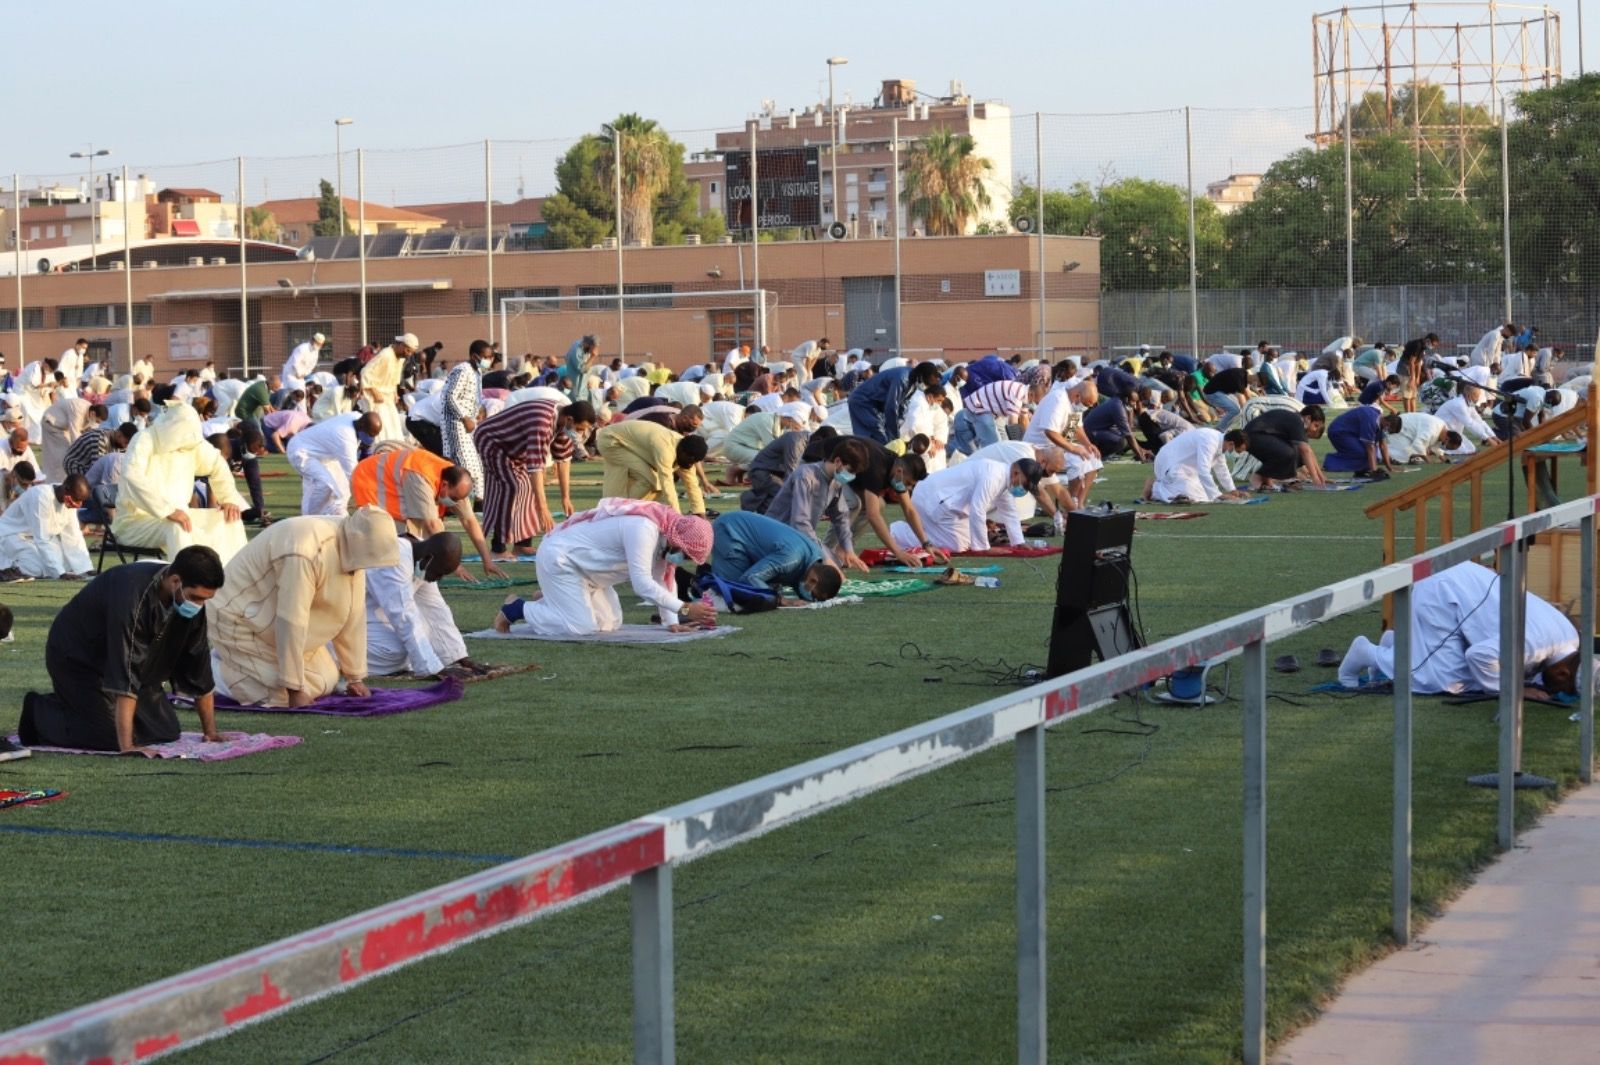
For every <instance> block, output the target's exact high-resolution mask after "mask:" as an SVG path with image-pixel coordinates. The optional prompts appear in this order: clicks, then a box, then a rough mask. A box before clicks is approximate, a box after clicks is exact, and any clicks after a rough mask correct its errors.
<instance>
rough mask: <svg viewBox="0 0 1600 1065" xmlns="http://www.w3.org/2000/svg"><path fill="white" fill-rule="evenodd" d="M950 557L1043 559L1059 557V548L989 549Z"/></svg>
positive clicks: (1006, 546) (955, 554)
mask: <svg viewBox="0 0 1600 1065" xmlns="http://www.w3.org/2000/svg"><path fill="white" fill-rule="evenodd" d="M950 554H951V556H952V557H958V556H959V557H969V556H971V557H982V556H984V555H989V556H999V557H1004V558H1043V557H1044V556H1045V555H1059V554H1061V548H1059V547H1011V546H1010V545H1005V546H1002V547H991V548H989V549H988V550H986V551H952V552H950Z"/></svg>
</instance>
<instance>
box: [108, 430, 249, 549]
mask: <svg viewBox="0 0 1600 1065" xmlns="http://www.w3.org/2000/svg"><path fill="white" fill-rule="evenodd" d="M196 477H204V478H205V479H206V482H207V483H208V484H209V485H210V486H211V502H212V506H211V507H209V508H196V507H191V506H190V505H189V502H190V500H191V499H192V498H193V496H194V481H195V478H196ZM225 503H231V504H233V505H234V506H236V507H239V508H240V509H243V508H244V505H245V503H244V500H243V499H242V498H241V497H240V495H239V490H238V489H237V488H235V487H234V483H233V471H231V470H229V469H228V463H227V461H226V460H225V459H223V457H222V455H221V454H220V453H218V451H217V449H216V448H214V447H212V446H211V445H210V444H208V443H206V442H205V440H204V439H203V438H202V437H201V435H200V415H198V414H196V413H195V409H194V408H193V407H191V406H189V405H188V404H187V403H180V402H178V401H176V400H173V401H171V402H169V403H167V405H166V406H165V407H163V408H162V411H161V415H160V417H158V418H156V420H155V421H154V422H152V423H151V424H150V426H149V428H147V429H144V430H143V431H141V432H139V433H137V434H135V435H134V438H133V442H132V443H131V444H129V445H128V453H127V458H126V459H124V460H123V463H122V485H121V487H120V488H118V490H117V513H116V517H115V519H114V520H113V521H112V523H111V532H112V534H113V535H115V536H116V538H117V539H118V540H119V541H120V542H122V543H124V544H131V545H134V546H138V547H159V548H161V549H162V551H164V552H165V553H166V557H167V558H169V559H170V558H172V557H173V556H174V555H176V554H177V553H178V552H179V551H181V550H183V549H184V548H185V547H188V546H189V545H190V544H205V545H206V546H207V547H210V548H211V549H212V550H214V551H216V553H217V554H218V555H220V556H221V558H222V561H223V563H224V564H226V563H227V561H228V560H229V559H231V558H232V557H233V556H234V555H235V554H237V553H238V551H239V549H240V548H242V547H244V542H245V532H244V523H243V522H239V521H226V520H224V518H223V516H222V511H221V510H220V509H216V508H219V507H221V506H222V505H223V504H225ZM175 510H184V511H187V512H188V514H189V523H190V526H191V529H190V530H189V531H185V530H184V528H183V526H181V525H178V524H177V523H175V522H171V521H168V520H167V515H169V514H171V513H172V512H173V511H175Z"/></svg>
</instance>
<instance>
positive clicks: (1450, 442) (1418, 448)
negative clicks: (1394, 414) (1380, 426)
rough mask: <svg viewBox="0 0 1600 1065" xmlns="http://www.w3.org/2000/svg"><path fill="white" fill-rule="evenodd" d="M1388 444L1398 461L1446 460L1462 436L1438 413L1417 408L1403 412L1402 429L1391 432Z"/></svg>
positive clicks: (1390, 453) (1459, 444) (1460, 442)
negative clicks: (1430, 412) (1413, 410)
mask: <svg viewBox="0 0 1600 1065" xmlns="http://www.w3.org/2000/svg"><path fill="white" fill-rule="evenodd" d="M1388 443H1389V458H1390V459H1391V460H1392V461H1394V462H1399V463H1407V462H1443V461H1444V460H1445V456H1446V455H1447V454H1449V453H1451V452H1453V451H1455V450H1456V449H1458V448H1460V447H1461V444H1462V437H1461V434H1460V433H1458V432H1457V431H1456V430H1454V429H1452V428H1450V425H1449V423H1447V422H1446V421H1445V420H1444V419H1443V418H1441V417H1439V416H1438V415H1437V414H1429V413H1427V412H1426V411H1415V412H1407V413H1405V414H1402V415H1400V431H1399V432H1398V433H1390V434H1389V437H1388Z"/></svg>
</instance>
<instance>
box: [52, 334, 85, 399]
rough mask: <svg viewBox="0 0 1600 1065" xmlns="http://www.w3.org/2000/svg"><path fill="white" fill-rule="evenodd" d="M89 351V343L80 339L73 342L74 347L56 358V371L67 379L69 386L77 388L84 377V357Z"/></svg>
mask: <svg viewBox="0 0 1600 1065" xmlns="http://www.w3.org/2000/svg"><path fill="white" fill-rule="evenodd" d="M88 351H89V342H88V341H87V340H84V339H83V338H82V337H79V338H78V339H77V340H76V341H74V342H73V345H72V347H70V348H68V349H67V350H66V351H63V352H62V353H61V354H60V355H59V356H58V357H57V358H56V369H57V370H58V371H59V372H60V373H61V376H63V377H65V378H66V379H67V384H68V385H69V386H72V387H76V386H77V383H78V380H79V378H81V377H82V376H83V357H84V355H85V354H87V353H88Z"/></svg>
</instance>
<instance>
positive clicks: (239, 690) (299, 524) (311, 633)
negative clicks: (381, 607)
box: [207, 507, 399, 706]
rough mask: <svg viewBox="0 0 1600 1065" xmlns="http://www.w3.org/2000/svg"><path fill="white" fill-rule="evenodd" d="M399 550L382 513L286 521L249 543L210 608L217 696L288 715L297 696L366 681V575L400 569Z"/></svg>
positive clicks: (374, 510)
mask: <svg viewBox="0 0 1600 1065" xmlns="http://www.w3.org/2000/svg"><path fill="white" fill-rule="evenodd" d="M397 544H398V541H397V539H396V537H395V534H394V522H393V521H391V520H390V518H389V515H387V514H385V513H384V512H383V511H381V510H379V509H378V508H376V507H363V508H361V509H360V510H358V511H356V512H355V513H354V514H352V515H351V516H350V517H348V518H325V517H299V518H287V519H285V520H283V521H280V522H277V523H276V524H274V525H273V526H272V527H271V528H269V529H267V530H266V531H265V532H263V533H262V534H261V535H259V536H257V537H256V538H255V539H254V540H252V541H251V542H250V544H249V546H248V547H246V548H245V549H244V550H243V551H241V552H239V554H237V555H236V556H234V559H233V561H232V562H230V563H228V568H227V573H226V576H227V581H226V584H225V585H224V587H223V588H222V590H221V591H220V592H218V593H217V594H216V597H215V598H213V599H212V600H211V604H210V606H209V607H208V608H207V613H208V615H209V617H208V618H207V621H208V623H209V626H210V633H211V647H212V667H213V672H214V673H215V674H216V679H217V687H218V690H220V691H224V692H226V693H227V694H229V695H231V696H232V697H233V698H234V699H237V700H238V701H239V702H241V703H246V704H249V705H255V706H287V705H288V703H289V692H290V691H301V692H305V693H307V694H308V695H310V696H311V697H312V698H319V697H321V696H323V695H327V694H329V693H330V692H332V691H333V690H334V689H335V687H336V686H337V685H338V683H339V679H340V677H345V678H348V679H350V680H361V679H363V678H364V677H366V675H367V613H366V595H367V583H366V573H365V572H364V571H365V570H367V569H370V568H372V567H374V566H392V565H394V563H395V560H396V558H398V557H399V551H398V546H397ZM329 646H331V647H332V648H333V651H332V653H331V654H330V653H329V650H328V648H329Z"/></svg>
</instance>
